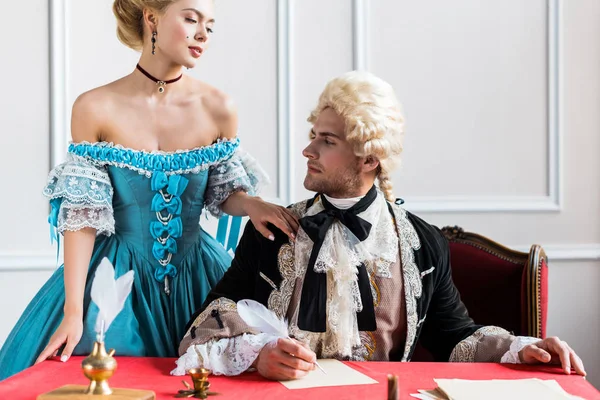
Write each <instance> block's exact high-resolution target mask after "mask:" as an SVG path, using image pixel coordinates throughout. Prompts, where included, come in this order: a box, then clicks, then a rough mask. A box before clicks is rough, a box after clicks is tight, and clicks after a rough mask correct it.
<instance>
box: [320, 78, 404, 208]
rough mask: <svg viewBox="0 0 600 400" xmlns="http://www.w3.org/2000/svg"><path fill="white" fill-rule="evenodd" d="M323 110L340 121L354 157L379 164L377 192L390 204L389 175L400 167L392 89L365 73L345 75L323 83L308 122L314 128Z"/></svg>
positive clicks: (400, 122) (400, 134)
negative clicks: (337, 117) (334, 113)
mask: <svg viewBox="0 0 600 400" xmlns="http://www.w3.org/2000/svg"><path fill="white" fill-rule="evenodd" d="M326 108H332V109H333V110H334V111H335V112H336V113H337V114H338V115H340V116H341V117H342V118H343V119H344V122H345V123H346V140H348V142H350V143H351V145H352V146H353V147H354V153H355V154H356V155H357V156H358V157H369V156H371V157H375V158H376V159H377V160H378V161H379V173H378V176H377V180H378V182H379V189H380V190H381V191H382V192H383V193H384V195H385V197H386V199H387V200H388V201H394V200H395V198H394V194H393V192H392V182H391V179H390V174H391V172H392V171H393V170H394V168H396V167H397V166H398V164H399V163H400V155H401V154H402V144H403V140H404V117H403V115H402V109H401V106H400V103H399V102H398V99H397V98H396V94H395V93H394V89H393V88H392V86H391V85H390V84H389V83H387V82H385V81H384V80H383V79H381V78H378V77H376V76H375V75H373V74H371V73H369V72H363V71H352V72H347V73H345V74H344V75H342V76H339V77H337V78H334V79H332V80H331V81H329V83H327V86H325V90H323V93H321V96H320V97H319V103H318V104H317V107H316V108H315V109H314V110H313V111H312V112H311V114H310V116H309V117H308V121H309V122H310V123H312V124H314V123H315V122H316V120H317V118H318V117H319V114H320V113H321V112H322V111H323V110H324V109H326Z"/></svg>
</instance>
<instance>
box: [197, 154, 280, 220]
mask: <svg viewBox="0 0 600 400" xmlns="http://www.w3.org/2000/svg"><path fill="white" fill-rule="evenodd" d="M268 183H269V178H268V176H267V174H266V173H265V171H264V170H263V169H262V168H261V167H260V165H259V164H258V162H257V161H256V159H254V157H252V156H250V155H249V154H248V153H246V152H245V151H243V150H241V149H239V148H238V150H236V152H235V153H234V154H233V155H232V156H231V158H229V159H227V160H225V161H223V162H221V163H219V164H217V165H215V166H214V167H212V168H211V170H210V173H209V177H208V187H207V189H206V196H205V207H206V209H207V210H208V211H209V212H210V213H211V214H212V215H214V216H215V217H219V216H221V214H222V210H221V204H222V203H223V202H224V201H225V200H227V198H228V197H229V196H230V195H231V194H232V193H235V192H239V191H243V192H246V193H248V194H249V195H252V196H256V195H257V194H259V193H260V191H261V189H262V187H263V186H264V185H267V184H268Z"/></svg>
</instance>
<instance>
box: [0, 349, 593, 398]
mask: <svg viewBox="0 0 600 400" xmlns="http://www.w3.org/2000/svg"><path fill="white" fill-rule="evenodd" d="M82 359H83V357H73V358H72V359H71V360H69V361H68V362H67V363H61V362H60V361H54V360H50V361H45V362H43V363H41V364H39V365H36V366H34V367H32V368H29V369H27V370H25V371H23V372H21V373H20V374H17V375H15V376H13V377H11V378H8V379H6V380H4V381H2V382H0V399H2V400H5V399H6V400H8V399H10V400H18V399H35V398H36V396H37V395H39V394H41V393H45V392H49V391H51V390H53V389H56V388H58V387H60V386H63V385H66V384H80V385H85V384H87V381H86V379H85V377H84V376H83V374H82V373H81V360H82ZM174 361H175V359H172V358H129V357H118V358H117V362H118V368H117V371H116V373H115V375H114V376H113V377H112V378H111V379H110V385H111V386H112V387H123V388H132V389H135V388H139V389H147V390H153V391H154V392H155V393H156V398H157V399H173V395H174V394H175V393H177V391H178V390H179V389H183V388H184V387H183V385H182V383H181V380H182V378H184V377H178V376H171V375H169V371H170V370H171V369H173V367H174V366H175V363H174ZM347 364H348V365H349V366H351V367H352V368H354V369H356V370H357V371H359V372H362V373H364V374H365V375H368V376H370V377H372V378H373V379H375V380H376V381H378V382H379V384H376V385H356V386H344V387H329V388H316V389H297V390H289V389H287V388H286V387H284V386H283V385H282V384H280V383H279V382H271V381H267V380H265V379H263V378H262V377H261V376H260V375H258V374H257V373H246V374H243V375H241V376H238V377H231V378H228V377H220V376H212V377H211V378H210V382H211V390H214V391H216V392H218V393H219V394H220V395H219V396H214V397H211V398H212V399H214V400H227V399H235V400H243V399H254V400H255V399H260V400H262V399H278V400H283V399H285V400H294V399H328V400H342V399H381V400H385V399H386V394H387V375H388V374H390V373H391V374H396V375H398V377H399V387H400V399H414V398H413V397H410V396H409V394H410V393H416V391H417V389H430V388H434V387H435V383H434V382H433V378H463V379H494V378H496V379H523V378H540V379H555V380H556V381H558V383H560V385H561V386H562V387H563V388H564V389H565V390H566V391H567V392H569V393H571V394H575V395H578V396H581V397H583V398H585V399H588V400H596V399H600V392H599V391H598V390H596V389H595V388H594V387H593V386H592V385H591V384H590V383H589V382H588V381H586V380H585V379H583V378H582V377H581V376H576V375H564V374H561V373H560V370H559V369H558V368H554V367H552V368H550V367H535V368H534V367H531V366H524V365H508V364H453V363H390V362H348V363H347ZM184 379H186V380H187V381H188V382H189V383H191V379H190V378H189V377H185V378H184Z"/></svg>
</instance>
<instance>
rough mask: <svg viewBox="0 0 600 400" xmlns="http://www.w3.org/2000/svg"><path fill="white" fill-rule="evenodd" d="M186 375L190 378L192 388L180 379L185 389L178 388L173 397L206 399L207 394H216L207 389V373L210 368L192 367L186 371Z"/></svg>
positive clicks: (208, 384) (208, 373) (208, 386)
mask: <svg viewBox="0 0 600 400" xmlns="http://www.w3.org/2000/svg"><path fill="white" fill-rule="evenodd" d="M188 375H189V376H190V377H191V378H192V382H193V384H194V387H193V388H192V387H191V386H190V384H189V383H187V382H186V381H182V382H183V384H184V385H185V387H186V388H187V390H180V391H179V392H178V393H177V394H176V395H175V397H188V398H189V397H194V398H196V399H206V398H207V397H208V396H212V395H215V394H218V393H215V392H210V391H209V389H210V382H209V381H208V375H210V370H208V369H206V368H192V369H190V370H189V371H188Z"/></svg>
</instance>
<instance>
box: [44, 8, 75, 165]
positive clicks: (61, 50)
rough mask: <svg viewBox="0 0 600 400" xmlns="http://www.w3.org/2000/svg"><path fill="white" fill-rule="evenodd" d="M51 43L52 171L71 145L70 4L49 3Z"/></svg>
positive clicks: (49, 37) (63, 158) (49, 36)
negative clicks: (69, 97) (69, 100)
mask: <svg viewBox="0 0 600 400" xmlns="http://www.w3.org/2000/svg"><path fill="white" fill-rule="evenodd" d="M48 7H49V10H48V11H49V12H48V16H49V21H48V28H49V32H48V40H49V52H50V53H49V61H50V168H53V167H54V166H55V165H56V164H59V163H61V162H63V161H64V160H65V152H66V150H67V145H68V142H69V137H70V135H69V132H70V129H69V123H68V120H69V108H68V107H69V106H68V105H67V95H68V93H69V91H68V88H69V82H68V76H69V51H68V50H69V46H68V37H69V29H68V25H69V24H68V23H67V22H68V21H69V9H68V7H67V0H50V2H49V3H48Z"/></svg>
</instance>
